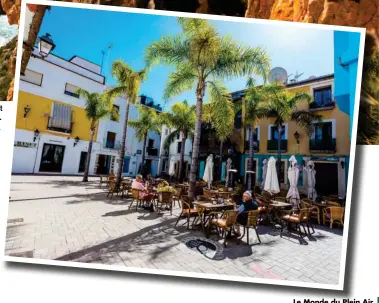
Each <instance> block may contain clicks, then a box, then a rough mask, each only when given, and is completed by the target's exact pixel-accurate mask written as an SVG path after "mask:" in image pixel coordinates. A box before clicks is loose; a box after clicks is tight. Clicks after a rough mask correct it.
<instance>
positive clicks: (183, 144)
mask: <svg viewBox="0 0 379 303" xmlns="http://www.w3.org/2000/svg"><path fill="white" fill-rule="evenodd" d="M186 140H187V134H185V133H183V138H182V147H181V149H180V162H179V163H180V164H179V182H183V179H184V151H185V149H186Z"/></svg>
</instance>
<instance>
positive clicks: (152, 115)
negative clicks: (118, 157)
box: [128, 106, 161, 174]
mask: <svg viewBox="0 0 379 303" xmlns="http://www.w3.org/2000/svg"><path fill="white" fill-rule="evenodd" d="M138 111H139V119H137V120H131V121H129V122H128V125H129V126H131V127H134V129H135V131H136V137H137V139H138V140H140V141H143V148H142V162H141V169H140V173H142V174H144V173H145V169H144V167H145V154H146V140H147V135H148V133H149V132H156V133H160V132H161V124H160V122H159V121H158V115H157V112H156V111H155V110H154V109H151V108H148V107H144V106H139V108H138Z"/></svg>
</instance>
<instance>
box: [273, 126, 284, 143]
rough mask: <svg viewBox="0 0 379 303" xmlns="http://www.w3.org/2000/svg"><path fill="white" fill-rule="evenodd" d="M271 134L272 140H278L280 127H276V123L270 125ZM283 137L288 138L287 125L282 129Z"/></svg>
mask: <svg viewBox="0 0 379 303" xmlns="http://www.w3.org/2000/svg"><path fill="white" fill-rule="evenodd" d="M270 134H271V140H278V138H279V136H278V134H279V133H278V128H277V127H276V125H271V126H270ZM280 138H281V139H283V140H285V139H286V128H285V126H283V128H282V130H281V136H280Z"/></svg>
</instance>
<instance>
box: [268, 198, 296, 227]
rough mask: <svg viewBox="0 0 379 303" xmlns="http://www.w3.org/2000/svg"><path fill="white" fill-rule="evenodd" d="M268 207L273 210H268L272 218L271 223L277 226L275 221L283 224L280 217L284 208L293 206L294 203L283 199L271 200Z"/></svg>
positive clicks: (269, 216)
mask: <svg viewBox="0 0 379 303" xmlns="http://www.w3.org/2000/svg"><path fill="white" fill-rule="evenodd" d="M267 207H268V208H269V210H271V211H269V212H268V219H269V220H270V222H271V224H273V225H274V226H275V221H276V222H279V224H280V225H282V222H281V219H280V212H281V211H282V209H283V208H287V207H292V204H291V203H287V202H282V201H275V200H271V203H270V204H268V205H267Z"/></svg>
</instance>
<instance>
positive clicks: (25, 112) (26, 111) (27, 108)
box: [24, 105, 31, 119]
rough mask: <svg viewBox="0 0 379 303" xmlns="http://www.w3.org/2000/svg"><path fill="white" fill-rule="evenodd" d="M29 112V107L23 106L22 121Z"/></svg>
mask: <svg viewBox="0 0 379 303" xmlns="http://www.w3.org/2000/svg"><path fill="white" fill-rule="evenodd" d="M30 110H31V107H30V106H29V105H27V106H24V119H25V118H26V116H27V115H28V113H29V112H30Z"/></svg>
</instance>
